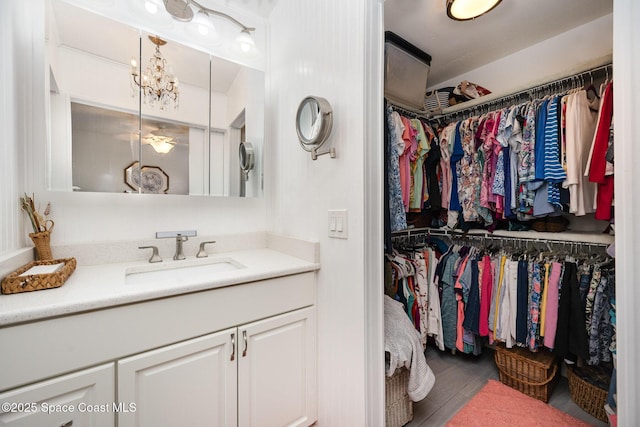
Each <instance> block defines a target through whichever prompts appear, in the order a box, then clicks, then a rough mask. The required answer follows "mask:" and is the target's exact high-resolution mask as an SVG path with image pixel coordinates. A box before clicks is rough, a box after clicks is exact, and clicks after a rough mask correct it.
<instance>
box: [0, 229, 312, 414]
mask: <svg viewBox="0 0 640 427" xmlns="http://www.w3.org/2000/svg"><path fill="white" fill-rule="evenodd" d="M259 240H260V239H259ZM262 240H263V241H264V242H266V243H265V245H264V247H258V248H253V249H243V250H237V251H231V252H224V253H215V254H210V255H209V257H208V258H205V261H197V260H193V259H191V260H190V259H189V258H190V257H189V255H188V256H187V260H186V261H187V262H188V263H187V264H186V265H185V266H183V267H181V266H180V264H178V263H180V262H184V261H169V260H165V261H163V262H162V263H158V264H163V265H162V266H161V267H157V268H164V269H166V270H167V271H169V270H173V271H170V273H171V274H175V273H176V268H179V269H182V270H184V275H181V274H175V277H176V279H175V281H172V282H173V283H161V284H154V283H153V280H149V281H145V280H139V281H131V280H127V276H129V275H131V274H139V273H140V272H142V273H143V274H144V273H145V272H146V271H151V272H152V273H153V274H155V272H157V271H158V270H155V271H154V270H149V267H147V265H148V263H146V261H135V262H116V263H110V264H99V265H82V264H81V263H79V266H78V268H77V269H76V271H75V272H74V274H73V275H72V276H71V277H70V278H69V280H68V281H67V283H65V285H64V286H62V287H61V288H58V289H51V290H46V291H38V292H31V293H25V294H15V295H2V296H0V347H1V348H2V350H3V357H2V359H3V368H2V369H0V403H2V404H3V406H2V410H0V424H1V425H7V426H18V425H19V426H21V427H23V426H43V425H51V426H74V427H77V426H114V425H118V426H120V427H122V426H153V427H156V426H161V425H166V426H169V425H185V426H186V425H188V426H200V425H202V426H204V425H207V426H212V425H215V426H235V425H238V426H267V425H268V426H281V425H300V426H306V425H311V424H313V423H314V422H315V421H316V412H317V410H316V381H317V380H316V317H315V316H316V315H315V280H316V279H315V276H316V270H318V269H319V263H318V261H319V259H318V246H317V243H311V242H300V241H294V240H293V239H287V238H280V237H277V236H270V235H269V236H266V237H265V238H264V239H262ZM300 249H302V250H300ZM54 251H55V249H54ZM293 253H295V256H294V255H292V254H293ZM54 254H55V252H54ZM218 262H224V263H229V262H232V263H233V265H234V266H235V268H232V269H222V270H221V271H217V272H213V273H211V277H210V278H209V279H198V276H197V275H194V277H196V279H195V280H190V279H189V276H190V275H189V269H190V268H191V267H192V266H196V267H197V266H201V265H212V264H216V263H218ZM189 263H190V264H189ZM202 263H204V264H202ZM160 271H161V270H160ZM9 367H11V369H9Z"/></svg>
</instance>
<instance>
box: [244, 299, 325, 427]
mask: <svg viewBox="0 0 640 427" xmlns="http://www.w3.org/2000/svg"><path fill="white" fill-rule="evenodd" d="M238 334H239V337H240V341H239V343H238V352H239V353H240V354H239V356H240V357H239V359H238V425H239V426H241V427H245V426H253V427H263V426H270V427H278V426H306V425H310V424H312V423H313V422H315V420H316V321H315V309H314V308H305V309H302V310H297V311H293V312H291V313H287V314H283V315H280V316H275V317H271V318H268V319H265V320H261V321H258V322H254V323H250V324H248V325H245V326H242V327H239V328H238Z"/></svg>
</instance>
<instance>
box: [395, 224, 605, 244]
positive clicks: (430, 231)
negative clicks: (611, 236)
mask: <svg viewBox="0 0 640 427" xmlns="http://www.w3.org/2000/svg"><path fill="white" fill-rule="evenodd" d="M425 236H426V237H430V236H442V237H449V238H452V239H470V240H472V239H492V240H512V241H521V242H531V243H545V244H546V243H549V244H556V245H565V246H566V245H571V246H589V247H590V246H598V247H607V246H609V245H610V244H611V243H601V242H581V241H569V240H561V239H547V238H539V237H518V236H497V235H494V234H492V233H489V232H488V231H484V232H475V233H473V232H461V231H456V230H443V229H439V228H409V229H406V230H400V231H394V232H392V233H391V238H392V240H393V239H395V238H404V237H408V238H411V237H425Z"/></svg>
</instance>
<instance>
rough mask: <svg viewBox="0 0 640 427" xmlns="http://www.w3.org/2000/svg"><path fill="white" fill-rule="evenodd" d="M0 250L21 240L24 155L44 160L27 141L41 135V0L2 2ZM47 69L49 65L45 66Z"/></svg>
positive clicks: (26, 186) (26, 176)
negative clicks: (19, 199) (20, 203)
mask: <svg viewBox="0 0 640 427" xmlns="http://www.w3.org/2000/svg"><path fill="white" fill-rule="evenodd" d="M0 52H2V56H3V60H2V61H0V75H2V79H1V82H0V93H1V95H0V148H1V149H2V156H0V256H1V255H3V254H5V253H9V252H11V251H14V250H16V249H18V248H20V247H22V246H24V245H25V240H26V232H27V230H28V229H27V228H26V227H25V225H24V224H25V221H24V217H23V215H22V212H21V211H20V207H19V204H18V198H19V197H20V196H21V195H22V194H24V192H25V191H26V192H31V190H32V189H31V188H30V187H31V183H32V181H33V179H32V174H31V172H30V171H29V170H28V169H26V168H25V167H24V165H25V163H26V162H27V160H32V159H35V160H37V161H41V162H42V161H43V160H44V158H45V155H46V152H45V151H44V145H43V146H42V151H34V150H32V145H31V143H32V142H34V141H44V140H45V139H46V133H45V129H44V127H39V126H34V123H35V122H40V123H42V124H44V115H45V106H44V102H43V99H44V90H45V88H44V84H45V82H44V73H45V69H44V5H43V3H42V0H25V1H21V2H15V1H10V2H7V1H4V2H0ZM47 72H48V70H47Z"/></svg>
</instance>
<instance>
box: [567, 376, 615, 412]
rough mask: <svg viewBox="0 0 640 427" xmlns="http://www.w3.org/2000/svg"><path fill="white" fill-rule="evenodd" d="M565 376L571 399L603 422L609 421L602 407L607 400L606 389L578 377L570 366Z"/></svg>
mask: <svg viewBox="0 0 640 427" xmlns="http://www.w3.org/2000/svg"><path fill="white" fill-rule="evenodd" d="M567 376H568V379H569V394H570V395H571V399H572V400H573V401H574V402H576V404H577V405H578V406H579V407H581V408H582V409H584V410H585V411H586V412H588V413H589V414H591V415H593V416H594V417H595V418H597V419H599V420H600V421H603V422H605V423H607V422H609V419H608V417H607V412H606V411H605V409H604V405H605V404H606V401H607V394H608V392H607V390H604V389H602V388H600V387H598V386H596V385H594V384H591V383H589V382H588V381H586V380H584V379H582V378H580V376H579V375H578V374H576V373H575V371H574V369H573V367H571V366H567Z"/></svg>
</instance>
